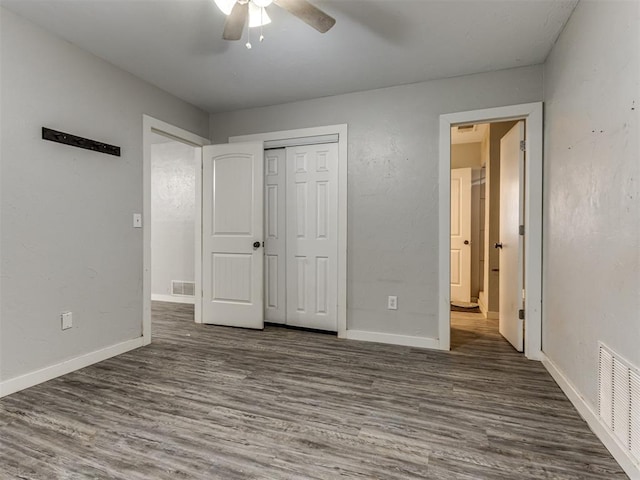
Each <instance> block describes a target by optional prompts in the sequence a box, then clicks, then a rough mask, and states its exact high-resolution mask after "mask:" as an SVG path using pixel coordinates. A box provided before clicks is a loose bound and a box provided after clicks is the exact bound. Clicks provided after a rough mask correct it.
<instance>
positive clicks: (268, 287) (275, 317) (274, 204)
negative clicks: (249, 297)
mask: <svg viewBox="0 0 640 480" xmlns="http://www.w3.org/2000/svg"><path fill="white" fill-rule="evenodd" d="M285 168H286V150H285V149H284V148H278V149H273V150H265V152H264V180H265V187H264V219H265V223H264V231H265V235H264V239H265V240H264V249H265V250H264V269H265V270H264V292H265V297H264V298H265V312H264V315H265V320H266V321H268V322H271V323H285V322H286V305H285V299H286V293H285V292H286V268H287V259H286V245H287V242H286V228H287V219H286V206H285V205H286V203H285V201H286V193H285V192H286V184H285V180H286V173H285Z"/></svg>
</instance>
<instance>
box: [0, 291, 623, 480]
mask: <svg viewBox="0 0 640 480" xmlns="http://www.w3.org/2000/svg"><path fill="white" fill-rule="evenodd" d="M153 313H154V323H153V327H154V330H153V335H154V337H153V338H154V339H153V343H152V345H150V346H148V347H144V348H141V349H138V350H136V351H133V352H130V353H127V354H125V355H121V356H119V357H117V358H113V359H110V360H107V361H104V362H101V363H99V364H97V365H94V366H91V367H88V368H85V369H83V370H80V371H77V372H74V373H72V374H69V375H66V376H64V377H61V378H58V379H55V380H52V381H50V382H47V383H45V384H42V385H39V386H36V387H33V388H30V389H28V390H25V391H22V392H19V393H16V394H14V395H11V396H9V397H7V398H4V399H2V400H1V401H0V478H2V479H14V478H19V479H47V480H52V479H89V478H91V479H93V478H95V479H126V480H137V479H154V480H155V479H172V480H176V479H207V480H208V479H224V480H233V479H273V480H275V479H334V478H358V479H385V480H387V479H419V478H424V479H533V478H536V479H538V478H552V479H599V480H602V479H613V478H626V477H625V475H624V474H623V473H622V471H621V469H620V468H619V466H618V465H617V464H616V462H615V461H614V460H613V459H612V457H611V456H610V455H609V454H608V452H607V451H606V450H605V448H604V447H603V446H602V445H601V444H600V442H599V441H598V440H597V439H596V437H595V436H594V435H593V433H591V431H590V430H589V428H588V427H587V425H586V424H585V422H584V421H583V420H582V419H581V418H580V417H579V416H578V414H577V413H576V411H575V410H574V409H573V407H572V406H571V404H570V403H569V401H568V400H567V399H566V398H565V396H564V395H563V394H562V392H561V391H560V389H559V388H558V387H557V386H556V384H555V383H554V382H553V380H552V379H551V377H550V376H549V375H548V374H547V373H546V371H545V370H544V369H543V367H542V366H541V365H540V364H539V363H537V362H531V361H528V360H526V359H524V358H523V357H522V356H521V355H519V354H518V353H516V352H515V351H514V350H512V348H511V347H510V346H509V345H508V344H507V343H506V342H505V341H504V340H503V339H502V338H501V337H500V336H499V335H498V334H497V332H496V325H495V322H493V321H486V320H477V319H473V318H472V319H466V320H465V319H464V318H463V319H458V320H455V321H454V322H453V323H454V328H453V331H452V344H453V351H452V352H450V353H449V352H436V351H429V350H421V349H415V348H408V347H397V346H388V345H379V344H372V343H363V342H355V341H344V340H338V339H337V338H335V337H332V336H329V335H323V334H316V333H308V332H300V331H293V330H285V329H282V328H277V327H269V328H267V329H265V331H264V332H254V331H246V330H238V329H232V328H224V327H212V326H203V325H196V324H194V323H193V322H192V321H191V318H192V315H193V314H192V309H191V308H189V307H188V306H181V305H171V304H160V303H158V304H154V308H153ZM463 317H464V315H463Z"/></svg>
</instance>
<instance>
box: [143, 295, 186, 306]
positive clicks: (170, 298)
mask: <svg viewBox="0 0 640 480" xmlns="http://www.w3.org/2000/svg"><path fill="white" fill-rule="evenodd" d="M151 300H152V301H155V302H171V303H187V304H189V305H194V304H195V303H196V299H195V297H181V296H178V295H162V294H160V293H152V294H151Z"/></svg>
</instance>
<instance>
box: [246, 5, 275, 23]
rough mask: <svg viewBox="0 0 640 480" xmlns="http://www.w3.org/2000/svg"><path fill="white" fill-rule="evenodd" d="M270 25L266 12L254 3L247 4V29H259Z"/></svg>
mask: <svg viewBox="0 0 640 480" xmlns="http://www.w3.org/2000/svg"><path fill="white" fill-rule="evenodd" d="M270 23H271V19H270V18H269V15H267V11H266V10H265V9H264V8H262V7H259V6H258V5H256V2H253V1H251V2H249V27H251V28H253V27H261V26H263V25H269V24H270Z"/></svg>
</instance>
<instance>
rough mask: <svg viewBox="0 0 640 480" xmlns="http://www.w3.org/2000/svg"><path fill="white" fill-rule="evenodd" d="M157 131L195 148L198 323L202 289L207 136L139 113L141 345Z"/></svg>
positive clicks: (147, 313) (146, 319)
mask: <svg viewBox="0 0 640 480" xmlns="http://www.w3.org/2000/svg"><path fill="white" fill-rule="evenodd" d="M152 133H157V134H160V135H164V136H165V137H169V138H173V139H175V140H176V141H178V142H182V143H185V144H187V145H191V146H193V147H196V152H195V157H196V159H195V161H196V165H195V167H196V188H195V190H196V191H195V198H196V221H195V232H196V245H195V252H196V255H195V257H196V258H195V262H196V263H195V284H196V285H195V291H196V302H195V321H196V322H197V323H202V310H201V307H202V302H199V301H197V299H198V292H199V291H201V290H202V272H201V269H202V245H201V243H202V238H201V234H200V232H201V231H202V227H201V223H202V201H201V196H202V192H201V188H202V178H201V177H202V148H201V147H203V146H204V145H209V144H210V143H211V141H210V140H209V139H208V138H204V137H201V136H199V135H196V134H194V133H191V132H188V131H187V130H183V129H182V128H179V127H176V126H174V125H171V124H169V123H166V122H163V121H162V120H158V119H157V118H153V117H151V116H149V115H142V251H143V254H142V337H143V345H148V344H150V343H151V134H152Z"/></svg>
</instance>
